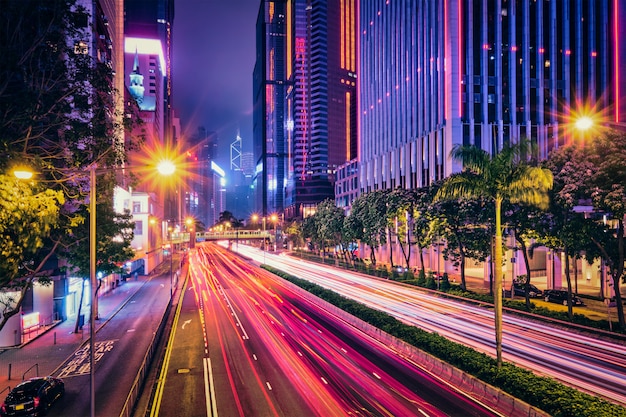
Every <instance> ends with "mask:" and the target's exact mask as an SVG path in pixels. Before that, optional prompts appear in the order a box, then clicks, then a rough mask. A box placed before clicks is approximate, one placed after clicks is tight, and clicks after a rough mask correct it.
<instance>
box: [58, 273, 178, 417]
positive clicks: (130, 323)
mask: <svg viewBox="0 0 626 417" xmlns="http://www.w3.org/2000/svg"><path fill="white" fill-rule="evenodd" d="M169 291H170V290H169V278H167V277H164V276H161V277H155V278H153V279H149V280H148V281H146V283H145V284H143V286H142V287H141V289H140V290H139V291H137V292H136V293H135V294H134V295H133V296H132V297H131V298H130V299H129V300H128V302H127V303H126V304H125V305H124V308H121V309H120V310H119V311H118V312H117V313H116V314H115V315H114V316H113V317H112V318H111V320H110V321H109V322H108V323H107V324H106V325H105V326H103V327H102V328H100V330H98V332H97V335H96V339H95V346H96V349H95V360H96V366H95V368H96V374H95V375H96V406H95V407H96V408H95V409H96V415H97V416H106V417H108V416H119V415H120V412H121V410H122V408H123V406H124V402H125V401H126V397H127V395H128V392H129V391H130V388H131V386H132V384H133V382H134V379H135V377H136V375H137V372H138V370H139V367H140V365H141V363H142V361H143V358H144V356H145V354H146V351H147V350H148V346H149V345H150V342H151V341H152V338H153V335H154V333H155V331H156V329H157V328H158V326H159V323H160V320H161V317H162V316H163V313H164V311H165V309H166V307H167V304H168V302H169V297H170V292H169ZM53 375H54V376H58V377H60V378H62V379H63V381H64V382H65V388H66V394H65V397H63V398H62V399H61V400H60V401H58V402H57V403H55V405H54V406H53V407H52V408H51V409H50V410H49V412H48V416H50V417H56V416H89V415H90V376H89V344H84V345H83V347H81V348H79V349H78V350H76V351H75V352H74V353H73V354H72V355H70V357H69V358H67V360H66V361H64V362H63V363H62V364H61V365H60V366H59V367H58V368H57V370H56V371H55V372H54V373H53Z"/></svg>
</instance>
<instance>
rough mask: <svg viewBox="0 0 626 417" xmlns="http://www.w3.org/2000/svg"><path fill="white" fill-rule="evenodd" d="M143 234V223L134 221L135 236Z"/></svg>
mask: <svg viewBox="0 0 626 417" xmlns="http://www.w3.org/2000/svg"><path fill="white" fill-rule="evenodd" d="M142 234H143V222H142V221H141V220H137V221H135V235H136V236H139V235H142Z"/></svg>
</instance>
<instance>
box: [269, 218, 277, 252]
mask: <svg viewBox="0 0 626 417" xmlns="http://www.w3.org/2000/svg"><path fill="white" fill-rule="evenodd" d="M270 220H272V223H274V252H276V250H277V247H276V245H277V237H278V235H277V233H276V232H277V229H276V222H278V215H276V213H274V214H272V216H271V217H270Z"/></svg>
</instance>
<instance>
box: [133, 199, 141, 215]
mask: <svg viewBox="0 0 626 417" xmlns="http://www.w3.org/2000/svg"><path fill="white" fill-rule="evenodd" d="M133 213H141V203H140V202H139V201H133Z"/></svg>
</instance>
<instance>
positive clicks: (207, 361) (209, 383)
mask: <svg viewBox="0 0 626 417" xmlns="http://www.w3.org/2000/svg"><path fill="white" fill-rule="evenodd" d="M202 362H203V364H204V397H205V399H206V413H207V416H209V417H217V403H216V399H215V385H214V383H213V368H212V367H211V358H203V360H202Z"/></svg>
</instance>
